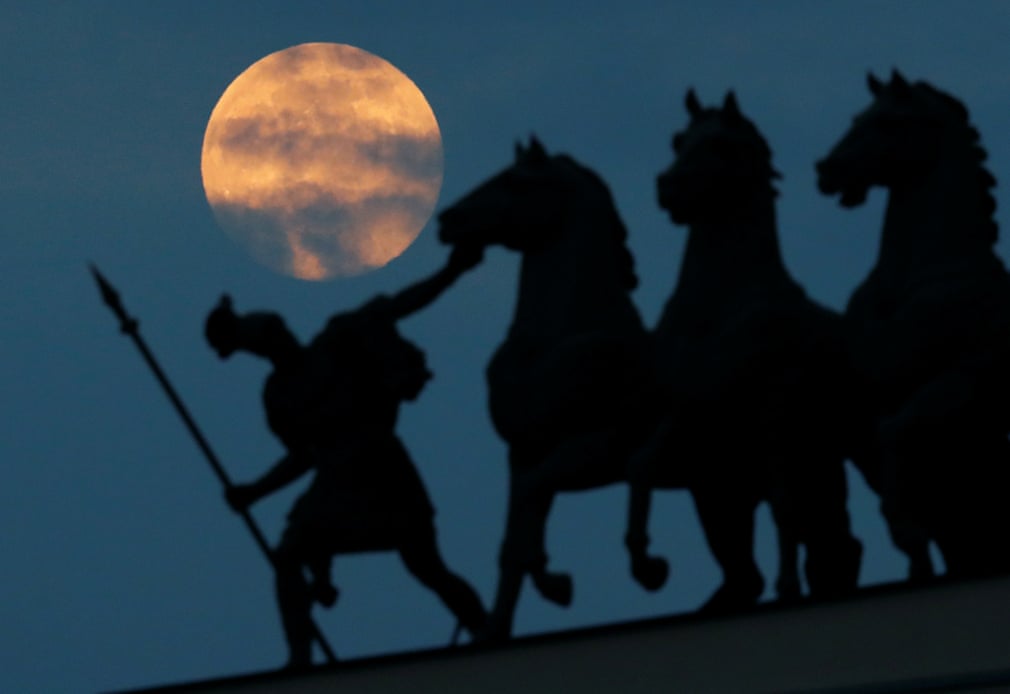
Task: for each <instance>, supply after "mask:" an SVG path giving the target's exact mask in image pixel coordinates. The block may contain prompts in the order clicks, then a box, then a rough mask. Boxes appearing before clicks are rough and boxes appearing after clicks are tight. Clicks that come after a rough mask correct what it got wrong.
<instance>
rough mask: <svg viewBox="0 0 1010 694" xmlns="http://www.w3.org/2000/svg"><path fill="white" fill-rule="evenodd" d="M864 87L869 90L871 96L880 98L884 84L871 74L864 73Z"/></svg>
mask: <svg viewBox="0 0 1010 694" xmlns="http://www.w3.org/2000/svg"><path fill="white" fill-rule="evenodd" d="M866 86H867V87H869V88H870V92H871V93H872V94H873V96H880V94H881V92H883V91H884V83H883V82H881V81H880V80H878V79H877V77H876V75H874V74H873V73H872V72H868V73H866Z"/></svg>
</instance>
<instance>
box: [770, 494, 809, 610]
mask: <svg viewBox="0 0 1010 694" xmlns="http://www.w3.org/2000/svg"><path fill="white" fill-rule="evenodd" d="M770 506H771V510H772V518H773V519H774V521H775V533H776V537H777V539H778V550H779V575H778V578H777V579H776V580H775V594H776V595H778V598H779V600H783V601H791V600H796V599H798V598H799V597H800V595H801V592H802V591H801V589H800V569H799V562H800V552H799V549H800V540H799V537H798V535H797V534H796V528H795V525H794V523H795V518H794V515H793V514H791V513H790V512H789V511H788V510H787V509H786V508H784V502H783V501H781V500H779V499H772V501H771V503H770Z"/></svg>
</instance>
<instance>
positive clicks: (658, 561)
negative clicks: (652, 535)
mask: <svg viewBox="0 0 1010 694" xmlns="http://www.w3.org/2000/svg"><path fill="white" fill-rule="evenodd" d="M631 575H632V576H634V577H635V580H636V581H637V582H638V585H640V586H642V587H643V588H645V589H646V590H648V591H650V592H651V591H656V590H659V589H660V588H662V587H663V585H664V584H665V583H666V579H667V578H668V577H669V575H670V564H669V563H668V562H667V561H666V560H665V559H663V558H662V557H651V556H649V555H648V554H644V553H643V554H642V555H640V556H637V557H634V558H632V560H631Z"/></svg>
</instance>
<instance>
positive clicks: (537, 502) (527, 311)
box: [439, 138, 649, 639]
mask: <svg viewBox="0 0 1010 694" xmlns="http://www.w3.org/2000/svg"><path fill="white" fill-rule="evenodd" d="M439 221H440V225H441V227H440V231H439V233H440V238H441V240H442V241H443V242H446V243H449V244H460V243H466V244H472V243H477V244H482V245H485V246H486V245H503V246H505V247H506V248H509V249H511V250H514V251H517V252H519V253H521V254H522V262H521V267H520V273H519V274H520V276H519V294H518V300H517V303H516V308H515V314H514V317H513V320H512V324H511V326H510V328H509V329H508V334H507V337H506V338H505V341H504V342H503V343H502V344H501V345H500V347H499V348H498V349H497V351H496V352H495V354H494V356H493V358H492V359H491V361H490V363H489V364H488V366H487V370H486V377H487V384H488V402H489V408H490V414H491V419H492V422H493V424H494V426H495V429H496V430H497V432H498V434H499V435H500V436H501V437H502V439H504V441H505V442H506V443H507V444H508V464H509V473H510V476H509V478H510V481H509V498H508V511H507V519H506V528H505V537H504V540H503V541H502V544H501V552H500V555H499V567H500V574H499V583H498V588H497V594H496V598H495V603H494V606H493V608H492V612H491V617H490V620H489V623H490V627H489V629H488V632H487V633H486V634H485V638H487V639H500V638H505V637H507V636H508V635H509V634H510V633H511V629H512V621H513V613H514V611H515V607H516V604H517V602H518V599H519V595H520V592H521V586H522V581H523V579H524V577H525V576H526V575H527V574H528V575H530V576H531V577H532V579H533V582H534V585H535V586H536V588H537V589H538V590H539V592H540V593H541V595H542V596H543V597H545V598H546V599H548V600H550V601H552V602H554V603H557V604H560V605H568V604H569V603H570V602H571V599H572V582H571V578H570V577H569V576H568V575H566V574H561V573H550V572H548V571H547V569H546V566H547V555H546V552H545V548H544V533H545V527H546V522H547V516H548V514H549V512H550V507H551V504H552V501H553V499H554V496H555V495H556V494H557V493H558V492H562V491H578V490H586V489H592V488H596V487H601V486H604V485H608V484H612V483H615V482H618V481H621V480H623V479H624V466H625V464H624V459H623V458H622V457H621V456H620V455H618V453H617V451H618V450H619V448H620V445H621V444H620V442H621V440H622V435H621V434H620V433H618V432H619V430H624V431H626V430H627V427H625V426H624V425H623V424H621V420H622V418H627V417H628V416H629V413H630V412H633V411H634V408H632V407H631V403H636V402H638V399H637V398H636V395H635V394H636V393H637V392H639V391H640V390H641V389H642V388H643V387H644V384H646V383H648V380H649V374H648V369H649V362H648V359H647V356H646V355H647V351H646V346H645V341H646V331H645V329H644V326H643V325H642V321H641V318H640V316H639V314H638V311H637V309H636V308H635V306H634V304H633V303H632V301H631V298H630V296H629V294H630V292H631V290H632V289H633V288H634V287H635V286H636V284H637V278H636V276H635V273H634V260H633V258H632V256H631V254H630V252H629V251H628V249H627V247H626V244H625V241H626V236H627V232H626V229H625V227H624V224H623V223H622V222H621V219H620V217H619V216H618V213H617V210H616V209H615V207H614V203H613V199H612V197H611V195H610V191H609V189H608V188H607V186H606V184H605V183H604V182H603V180H602V179H601V178H600V177H599V176H598V175H596V174H595V173H594V172H593V171H591V170H590V169H588V168H586V167H584V166H582V165H581V164H579V163H578V162H576V161H575V160H574V159H572V158H571V157H569V156H566V155H561V154H558V155H549V154H548V153H547V151H546V150H545V149H544V147H543V145H541V144H540V142H539V141H537V140H536V138H531V140H530V143H529V145H528V146H525V147H524V146H522V145H518V144H517V146H516V156H515V162H514V164H512V165H511V166H509V167H507V168H506V169H504V170H503V171H501V172H500V173H498V174H497V175H495V176H493V177H492V178H490V179H489V180H487V181H486V182H484V183H483V184H481V185H480V186H478V187H477V188H475V189H474V190H473V191H472V192H470V193H469V194H467V195H466V196H465V197H463V198H462V199H461V200H460V201H458V202H457V203H456V204H455V205H453V206H452V207H450V208H448V209H446V210H445V211H444V212H442V213H441V214H440V216H439ZM625 438H626V437H625Z"/></svg>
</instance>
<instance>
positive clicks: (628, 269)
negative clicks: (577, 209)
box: [558, 154, 638, 292]
mask: <svg viewBox="0 0 1010 694" xmlns="http://www.w3.org/2000/svg"><path fill="white" fill-rule="evenodd" d="M558 158H559V159H561V160H562V161H565V162H567V163H568V164H570V165H571V166H573V167H575V169H576V170H578V171H580V172H582V173H583V174H584V175H586V176H587V177H588V178H590V179H591V180H592V181H593V183H594V184H595V185H596V186H597V187H598V188H599V189H600V190H602V191H603V193H604V195H605V196H606V202H607V205H606V215H607V217H608V219H606V220H604V221H606V222H607V223H608V226H609V228H610V229H611V231H612V232H613V234H614V238H615V239H616V240H617V245H618V247H619V248H620V249H621V250H620V258H619V259H618V262H619V263H620V268H619V269H620V272H621V279H622V283H623V285H624V287H625V289H627V290H628V291H629V292H630V291H632V290H633V289H635V288H636V287H638V275H637V274H636V273H635V257H634V256H633V255H632V254H631V250H630V249H629V248H628V228H627V227H626V226H625V225H624V220H622V219H621V215H619V214H618V213H617V205H616V204H615V202H614V196H613V194H612V193H611V192H610V186H608V185H607V182H606V181H605V180H603V177H602V176H600V175H599V174H598V173H596V172H595V171H593V170H592V169H590V168H589V167H587V166H583V165H582V164H580V163H579V162H577V161H576V160H575V159H573V158H572V157H570V156H568V155H565V154H561V155H558Z"/></svg>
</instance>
